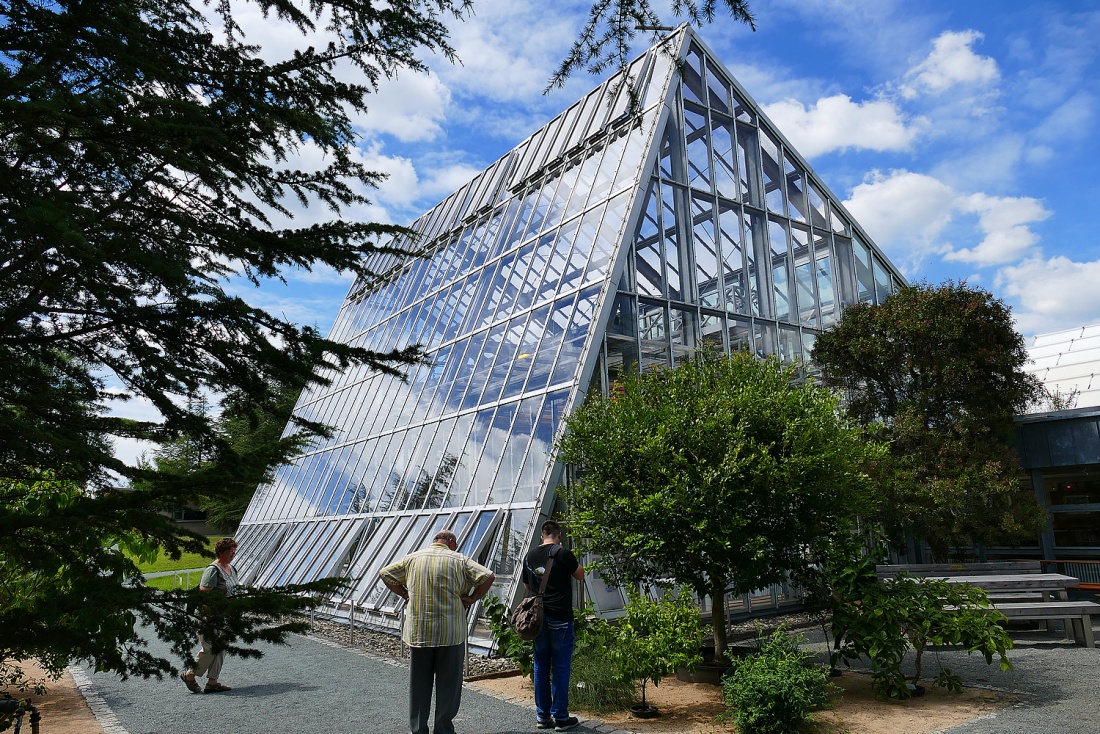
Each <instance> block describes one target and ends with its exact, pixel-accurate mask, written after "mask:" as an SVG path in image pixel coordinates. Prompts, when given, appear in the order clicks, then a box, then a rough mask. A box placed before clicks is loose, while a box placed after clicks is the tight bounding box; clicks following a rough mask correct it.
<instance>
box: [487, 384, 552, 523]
mask: <svg viewBox="0 0 1100 734" xmlns="http://www.w3.org/2000/svg"><path fill="white" fill-rule="evenodd" d="M543 398H544V396H542V395H536V396H534V397H531V398H527V399H526V400H524V401H522V402H521V403H520V404H519V405H518V406H517V407H516V416H515V420H514V421H513V423H512V428H511V430H510V431H509V434H508V440H507V443H506V444H505V446H504V451H503V454H502V456H501V460H500V466H499V467H498V468H497V475H496V479H495V480H494V481H493V489H492V491H491V492H490V493H489V497H488V499H487V500H486V503H487V504H498V503H504V502H508V500H509V499H511V497H512V493H513V492H514V491H515V489H516V486H517V485H518V484H519V475H520V469H521V468H522V467H523V461H524V457H525V456H526V454H527V446H528V444H530V442H531V434H532V433H533V432H534V430H535V423H537V422H538V417H539V412H540V411H541V410H542V402H543Z"/></svg>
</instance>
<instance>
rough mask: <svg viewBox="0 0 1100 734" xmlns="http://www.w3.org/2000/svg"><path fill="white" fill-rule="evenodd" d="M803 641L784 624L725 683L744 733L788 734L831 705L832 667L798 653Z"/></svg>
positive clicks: (737, 663)
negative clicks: (830, 673) (817, 663)
mask: <svg viewBox="0 0 1100 734" xmlns="http://www.w3.org/2000/svg"><path fill="white" fill-rule="evenodd" d="M802 639H803V638H802V637H800V636H795V635H792V634H790V633H789V632H787V630H786V629H785V628H784V627H782V626H780V627H779V629H777V630H776V631H775V632H773V633H772V634H770V635H768V636H766V637H761V638H760V639H759V642H758V644H759V648H760V649H759V652H756V653H754V654H752V655H749V656H747V657H745V658H742V659H741V660H736V661H734V662H733V665H732V669H731V671H730V673H729V674H728V675H727V676H726V677H725V678H723V679H722V689H723V694H724V696H725V700H726V705H727V706H728V707H731V708H732V709H733V711H731V712H729V713H730V714H731V715H732V716H733V718H734V720H735V721H736V722H737V729H738V731H740V732H741V734H790V733H791V732H794V731H796V729H797V727H798V726H799V725H800V724H801V723H802V722H803V721H805V720H806V719H808V718H809V717H810V714H811V712H813V711H816V710H818V709H823V708H827V707H828V706H829V693H830V691H831V690H832V689H833V686H830V685H829V669H828V667H827V666H824V665H816V664H813V663H811V662H810V658H811V657H812V655H810V654H809V653H805V652H803V651H802V650H800V649H799V644H801V642H802Z"/></svg>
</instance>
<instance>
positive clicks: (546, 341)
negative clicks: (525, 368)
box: [525, 296, 576, 392]
mask: <svg viewBox="0 0 1100 734" xmlns="http://www.w3.org/2000/svg"><path fill="white" fill-rule="evenodd" d="M575 300H576V298H575V296H566V297H565V298H562V299H560V300H558V301H555V302H554V304H553V310H552V311H550V315H549V318H548V319H547V321H546V327H545V331H544V333H543V336H542V341H541V342H539V345H538V351H537V352H536V353H535V355H534V358H533V360H532V362H533V364H532V365H531V375H530V377H528V378H527V386H526V388H525V391H526V392H531V391H532V390H542V389H544V388H545V387H546V386H547V384H548V383H549V381H550V375H551V374H552V373H553V370H554V364H555V362H556V361H557V357H558V350H559V348H560V347H561V342H562V338H563V337H564V336H565V329H566V327H567V325H568V323H569V317H570V315H571V311H572V306H573V302H574V301H575Z"/></svg>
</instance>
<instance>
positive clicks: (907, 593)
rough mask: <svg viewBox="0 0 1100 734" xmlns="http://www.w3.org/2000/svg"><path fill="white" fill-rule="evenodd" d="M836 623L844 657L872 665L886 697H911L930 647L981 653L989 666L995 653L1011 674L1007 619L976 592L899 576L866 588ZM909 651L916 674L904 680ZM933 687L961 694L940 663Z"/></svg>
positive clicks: (841, 607) (840, 612) (842, 608)
mask: <svg viewBox="0 0 1100 734" xmlns="http://www.w3.org/2000/svg"><path fill="white" fill-rule="evenodd" d="M835 619H836V621H835V626H836V627H837V628H838V629H842V630H844V641H845V645H844V646H843V647H842V648H841V650H840V652H841V654H842V655H843V656H844V657H845V659H846V660H847V659H852V658H857V657H867V658H868V659H869V660H870V661H871V680H872V683H873V685H874V689H875V692H876V693H877V694H878V695H880V696H883V697H888V698H898V699H905V698H909V696H910V695H911V693H912V691H911V690H910V688H909V686H908V685H907V684H908V683H910V682H912V683H916V682H917V681H919V680H920V679H921V674H922V672H923V671H922V663H923V657H924V652H925V650H926V649H927V648H929V647H940V646H945V645H958V646H961V647H964V648H966V650H967V652H970V653H974V652H980V653H982V654H983V655H984V656H985V661H986V663H987V664H992V663H993V656H994V654H996V655H998V656H999V657H1000V665H1001V670H1011V669H1012V663H1010V662H1009V660H1008V656H1007V651H1008V650H1010V649H1012V639H1011V638H1010V637H1009V636H1008V633H1006V632H1005V631H1004V627H1003V626H1002V624H1003V622H1004V621H1005V617H1004V615H1003V614H1001V613H1000V612H998V611H997V610H996V609H994V608H993V606H992V605H991V604H990V603H989V599H987V598H986V595H985V592H984V591H982V590H981V589H979V588H977V587H973V586H968V585H965V584H949V583H947V582H946V581H944V580H943V579H927V578H916V577H913V576H909V575H907V574H899V575H898V576H897V577H896V578H895V579H894V580H893V581H889V582H887V583H876V584H871V585H869V586H866V587H864V589H863V592H862V595H861V597H860V598H858V599H849V600H847V601H846V602H845V603H843V604H841V605H839V606H838V608H837V609H836V612H835ZM910 649H912V650H914V651H915V652H916V657H915V661H914V669H913V673H912V675H909V676H906V675H905V673H904V672H903V670H902V664H903V663H904V661H905V654H906V652H908V651H909V650H910ZM937 662H938V661H937ZM933 683H935V684H936V685H938V686H942V687H944V688H947V689H948V690H951V691H953V692H956V693H957V692H960V691H961V690H962V680H961V679H960V678H959V676H957V675H955V674H954V673H952V672H951V670H950V669H948V668H945V667H943V665H942V664H941V665H940V670H939V671H938V673H937V674H936V675H935V677H934V678H933Z"/></svg>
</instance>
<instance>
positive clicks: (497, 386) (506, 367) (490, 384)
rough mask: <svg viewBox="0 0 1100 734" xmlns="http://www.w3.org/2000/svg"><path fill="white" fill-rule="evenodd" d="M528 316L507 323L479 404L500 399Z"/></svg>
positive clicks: (518, 317)
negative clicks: (506, 328)
mask: <svg viewBox="0 0 1100 734" xmlns="http://www.w3.org/2000/svg"><path fill="white" fill-rule="evenodd" d="M528 315H529V314H523V315H521V316H517V317H516V318H514V319H512V320H511V321H509V322H508V330H507V331H506V332H504V340H503V342H502V343H501V345H500V351H499V352H498V353H497V359H496V363H495V364H494V365H493V370H492V371H491V372H490V373H489V379H488V381H487V382H486V383H485V392H484V393H482V396H481V403H482V404H483V405H484V404H487V403H492V402H495V401H496V400H498V399H500V393H501V391H502V390H503V389H504V381H505V378H507V376H508V372H509V371H510V370H511V369H512V362H513V361H514V360H515V358H516V350H517V349H518V348H519V343H520V340H521V339H522V338H523V332H524V329H525V328H526V326H527V317H528Z"/></svg>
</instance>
